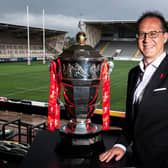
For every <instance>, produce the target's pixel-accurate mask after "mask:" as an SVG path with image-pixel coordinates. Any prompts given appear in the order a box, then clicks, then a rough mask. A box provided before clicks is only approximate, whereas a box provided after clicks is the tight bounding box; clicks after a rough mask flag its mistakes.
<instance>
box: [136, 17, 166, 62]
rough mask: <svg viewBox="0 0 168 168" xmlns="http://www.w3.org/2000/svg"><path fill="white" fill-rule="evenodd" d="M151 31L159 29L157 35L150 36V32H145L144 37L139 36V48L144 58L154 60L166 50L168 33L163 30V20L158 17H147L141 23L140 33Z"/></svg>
mask: <svg viewBox="0 0 168 168" xmlns="http://www.w3.org/2000/svg"><path fill="white" fill-rule="evenodd" d="M151 31H157V33H156V36H155V37H154V38H153V37H150V35H149V34H145V35H144V37H143V36H142V37H140V36H139V38H138V48H139V50H140V51H141V53H142V54H143V56H144V58H146V59H149V60H150V61H154V60H155V59H156V58H157V57H159V56H160V55H161V54H162V53H163V52H164V44H165V43H166V41H167V37H168V35H167V33H164V32H163V30H162V26H161V22H160V20H159V19H158V18H155V17H153V18H151V17H148V18H145V19H143V20H142V21H141V23H140V25H139V34H144V33H149V32H151Z"/></svg>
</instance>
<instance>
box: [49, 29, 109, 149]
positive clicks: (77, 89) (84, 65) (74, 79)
mask: <svg viewBox="0 0 168 168" xmlns="http://www.w3.org/2000/svg"><path fill="white" fill-rule="evenodd" d="M76 39H77V41H78V43H79V44H77V45H73V46H71V47H70V48H69V49H67V50H65V51H64V52H63V53H62V54H61V55H59V57H58V58H57V59H56V60H55V61H53V65H52V66H51V79H50V98H49V113H48V129H49V130H54V129H52V128H53V127H54V125H56V126H55V127H59V113H60V107H59V106H60V86H61V84H62V86H63V94H64V100H65V102H64V106H65V112H66V113H67V115H68V117H69V118H70V120H69V122H68V124H65V125H62V126H60V127H59V132H60V135H61V139H62V142H63V143H64V144H66V145H68V146H69V145H72V146H78V145H80V146H81V145H84V146H89V145H92V144H96V143H97V142H101V141H102V137H101V134H100V133H101V130H102V128H101V127H100V126H98V125H96V124H93V123H92V122H91V117H92V115H93V113H94V110H95V107H96V101H97V97H98V91H99V86H100V82H101V78H103V90H104V91H103V102H102V103H103V128H105V129H108V125H109V108H110V107H109V96H110V93H109V89H110V86H109V74H108V63H107V61H105V59H104V57H103V56H101V55H100V54H99V53H98V52H97V51H95V50H94V49H93V48H92V47H91V46H89V45H86V44H85V41H86V35H85V33H84V32H83V31H80V32H79V33H78V34H77V35H76ZM51 83H52V84H51ZM63 146H64V148H65V145H63Z"/></svg>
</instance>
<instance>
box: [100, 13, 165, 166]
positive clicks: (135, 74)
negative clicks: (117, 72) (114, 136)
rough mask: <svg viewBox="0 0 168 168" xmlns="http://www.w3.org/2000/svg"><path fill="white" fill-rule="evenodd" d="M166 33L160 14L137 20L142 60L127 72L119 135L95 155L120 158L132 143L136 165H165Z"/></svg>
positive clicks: (149, 14) (108, 159) (145, 14)
mask: <svg viewBox="0 0 168 168" xmlns="http://www.w3.org/2000/svg"><path fill="white" fill-rule="evenodd" d="M167 39H168V33H167V25H166V21H165V19H164V17H163V16H162V15H161V14H159V13H157V12H146V13H144V14H143V15H142V16H141V18H140V19H139V20H138V22H137V43H138V48H139V50H140V51H141V53H142V54H143V60H142V61H141V62H140V63H139V65H138V66H136V67H135V68H133V69H132V70H131V71H130V72H129V76H128V88H127V102H126V120H125V126H124V128H123V134H122V135H121V137H120V138H119V140H118V142H117V144H115V145H114V146H113V148H112V149H109V150H108V151H106V152H104V153H103V154H101V155H100V156H99V159H100V161H102V162H103V161H105V162H109V161H110V160H111V159H112V158H114V156H115V160H116V161H118V160H120V159H121V158H122V157H123V156H124V154H125V152H126V147H127V146H128V145H129V144H130V143H132V144H133V146H132V148H133V152H134V156H135V158H136V164H137V167H138V168H139V167H141V168H168V55H166V53H165V51H164V44H165V43H166V42H167Z"/></svg>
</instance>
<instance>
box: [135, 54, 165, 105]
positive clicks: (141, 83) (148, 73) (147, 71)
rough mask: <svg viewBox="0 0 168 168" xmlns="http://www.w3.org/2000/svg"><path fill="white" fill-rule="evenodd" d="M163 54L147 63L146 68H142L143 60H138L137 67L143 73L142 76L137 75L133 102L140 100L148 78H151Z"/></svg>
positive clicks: (163, 56)
mask: <svg viewBox="0 0 168 168" xmlns="http://www.w3.org/2000/svg"><path fill="white" fill-rule="evenodd" d="M165 56H166V53H165V52H164V53H163V54H162V55H161V56H160V57H158V58H157V59H156V60H155V61H153V62H152V63H151V64H149V65H148V66H147V67H146V68H144V63H143V60H142V61H140V63H139V67H140V69H141V71H142V73H143V76H142V77H139V79H138V81H137V88H136V90H135V92H134V98H133V103H136V102H138V103H139V102H140V101H141V99H142V97H143V93H144V90H145V88H146V86H147V84H148V83H149V81H150V79H151V78H152V76H153V74H154V73H155V71H156V69H157V68H158V67H159V65H160V63H161V62H162V60H163V59H164V58H165Z"/></svg>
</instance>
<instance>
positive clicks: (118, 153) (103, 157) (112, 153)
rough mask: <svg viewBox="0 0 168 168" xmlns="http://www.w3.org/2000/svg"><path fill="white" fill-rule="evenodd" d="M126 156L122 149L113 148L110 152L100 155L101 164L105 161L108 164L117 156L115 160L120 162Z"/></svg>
mask: <svg viewBox="0 0 168 168" xmlns="http://www.w3.org/2000/svg"><path fill="white" fill-rule="evenodd" d="M124 154H125V151H124V150H123V149H122V148H120V147H113V148H111V149H109V150H108V151H106V152H104V153H102V154H100V155H99V160H100V161H101V162H104V161H105V162H106V163H108V162H109V161H110V160H111V159H112V158H114V156H116V157H115V160H116V161H118V160H120V159H121V158H122V157H123V156H124Z"/></svg>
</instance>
